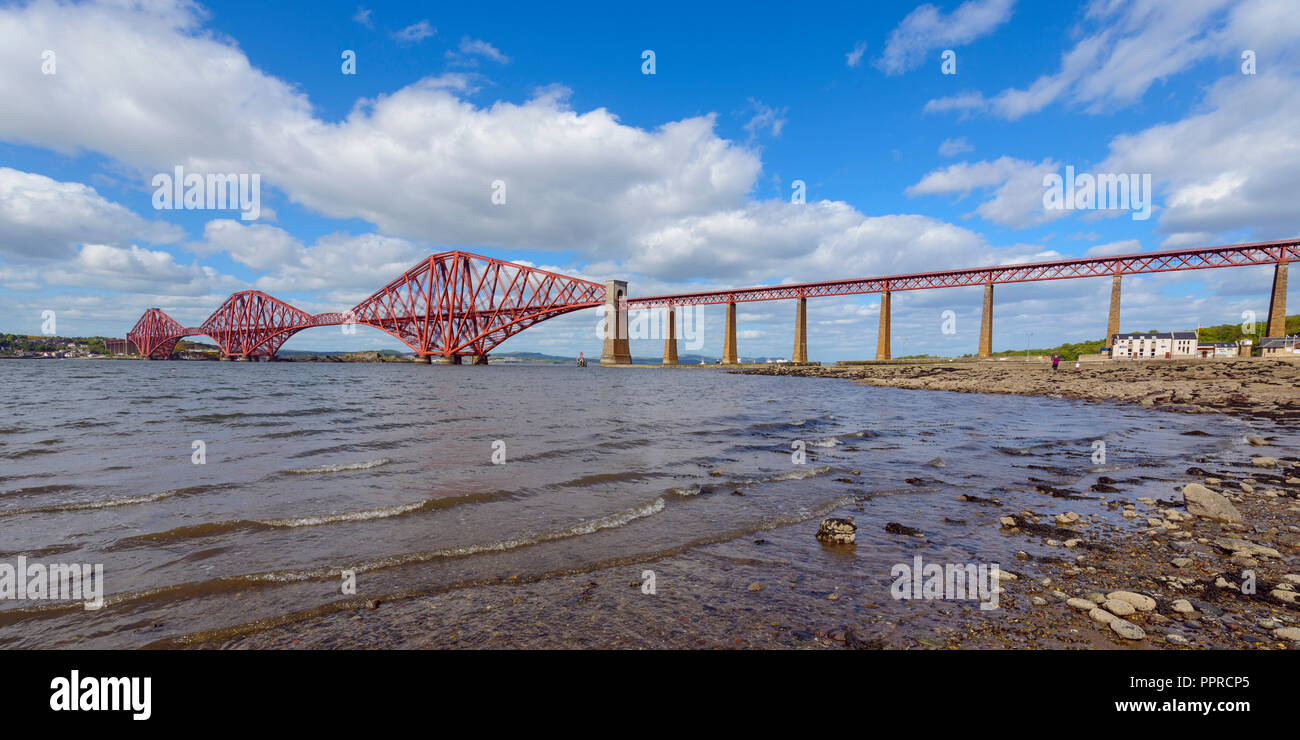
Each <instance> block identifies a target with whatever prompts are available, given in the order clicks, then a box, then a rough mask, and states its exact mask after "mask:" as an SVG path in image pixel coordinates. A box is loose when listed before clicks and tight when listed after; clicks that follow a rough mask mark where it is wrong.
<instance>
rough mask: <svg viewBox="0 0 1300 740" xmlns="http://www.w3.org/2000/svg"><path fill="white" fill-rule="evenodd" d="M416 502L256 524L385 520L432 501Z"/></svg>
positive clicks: (424, 505)
mask: <svg viewBox="0 0 1300 740" xmlns="http://www.w3.org/2000/svg"><path fill="white" fill-rule="evenodd" d="M437 500H438V499H430V500H427V501H416V502H415V503H413V504H402V505H400V506H387V507H384V508H380V509H367V510H365V511H345V512H343V513H341V514H318V515H316V516H299V517H287V518H285V519H262V520H258V524H265V525H266V526H268V527H315V526H317V525H320V524H335V523H337V522H364V521H368V520H370V519H387V518H388V517H390V516H401V515H402V514H406V513H409V512H412V511H419V510H421V509H427V508H429V505H430V503H431V502H433V501H437Z"/></svg>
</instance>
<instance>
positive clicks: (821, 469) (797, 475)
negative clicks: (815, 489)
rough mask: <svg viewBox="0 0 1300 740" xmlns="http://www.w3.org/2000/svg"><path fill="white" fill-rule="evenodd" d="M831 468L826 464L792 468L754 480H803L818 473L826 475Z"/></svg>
mask: <svg viewBox="0 0 1300 740" xmlns="http://www.w3.org/2000/svg"><path fill="white" fill-rule="evenodd" d="M831 470H832V469H831V468H829V467H827V466H825V465H819V466H817V467H815V468H804V469H802V470H791V471H788V472H785V473H777V474H776V475H774V476H772V477H770V478H760V479H759V480H758V481H752V482H758V483H762V482H765V481H778V480H803V479H805V478H813V477H816V476H818V475H826V474H827V473H829V472H831Z"/></svg>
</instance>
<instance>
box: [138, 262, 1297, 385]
mask: <svg viewBox="0 0 1300 740" xmlns="http://www.w3.org/2000/svg"><path fill="white" fill-rule="evenodd" d="M1296 259H1300V239H1294V240H1285V241H1273V242H1257V243H1253V244H1233V245H1226V246H1218V247H1204V248H1199V249H1175V250H1168V251H1163V252H1145V253H1139V254H1127V255H1115V256H1110V257H1090V258H1078V259H1064V260H1054V261H1048V262H1030V263H1022V264H1014V265H998V266H992V267H977V268H968V269H960V270H942V271H936V272H924V273H912V274H907V275H889V276H884V277H871V278H853V279H848V280H829V281H823V282H815V283H792V284H786V285H776V286H769V287H757V288H738V289H724V290H713V291H703V292H697V293H677V294H672V295H659V296H647V297H640V298H629V297H627V284H626V283H625V282H622V281H618V280H609V281H607V282H606V284H605V285H601V284H599V283H595V282H591V281H589V280H582V279H580V278H574V277H568V276H565V275H559V274H556V273H553V272H548V271H546V270H539V269H537V268H534V267H527V266H524V265H519V264H516V263H513V262H505V261H503V260H498V259H493V258H490V257H483V256H481V255H476V254H470V253H468V252H443V253H440V254H435V255H431V256H430V257H428V258H426V259H424V260H422V261H420V262H419V263H418V264H416V265H415V266H414V267H412V268H410V269H409V270H407V271H406V272H405V273H403V274H402V275H400V276H398V277H397V279H395V280H393V281H392V282H391V283H389V284H388V285H386V286H384V287H383V288H381V289H380V290H378V291H377V292H375V293H374V294H373V295H371V296H370V297H369V298H367V299H366V300H364V301H362V302H361V303H359V304H357V305H356V306H355V307H353V308H352V309H351V310H349V311H346V312H344V313H323V314H316V315H312V314H309V313H307V312H305V311H302V310H300V309H297V308H294V307H293V306H290V305H289V304H287V303H285V302H283V301H280V300H278V299H276V298H273V297H271V296H269V295H267V294H265V293H262V292H260V291H256V290H250V291H242V292H239V293H235V294H234V295H232V296H231V297H230V298H228V299H227V300H226V302H225V303H223V304H221V306H220V307H219V308H218V309H217V310H216V311H215V312H214V313H213V314H212V315H211V316H210V317H208V320H207V321H205V322H203V324H202V325H201V326H197V327H184V326H181V324H180V323H178V322H177V321H175V320H174V319H172V318H171V317H170V316H168V315H167V314H165V313H163V311H162V310H161V309H158V308H151V309H149V310H148V311H146V312H145V314H144V316H142V317H141V318H140V320H139V322H137V323H136V325H135V328H133V329H132V330H131V331H130V333H128V334H127V338H128V339H130V340H131V342H132V343H134V344H135V346H136V348H137V349H138V350H139V352H140V354H141V355H143V356H145V357H148V358H150V359H165V358H167V357H169V356H170V355H171V353H172V351H173V350H174V349H175V347H176V342H177V341H178V340H180V339H181V338H182V337H187V336H195V335H206V336H208V337H211V338H212V339H213V340H215V341H216V343H217V344H218V345H219V346H220V347H221V351H222V353H223V354H224V355H225V356H228V357H239V358H268V359H269V358H273V357H274V356H275V353H276V352H277V351H279V349H280V347H281V346H283V345H284V343H285V342H286V341H288V339H289V338H290V337H291V336H293V335H294V334H296V333H298V332H300V331H302V330H303V329H308V328H311V327H315V326H337V325H342V324H363V325H366V326H372V327H374V328H376V329H379V330H381V331H385V332H388V333H389V334H391V335H393V336H394V337H397V338H398V339H399V340H401V341H402V343H403V344H405V345H406V346H407V347H410V348H411V350H412V351H413V352H415V354H416V355H417V356H418V357H420V358H422V359H424V360H425V361H430V360H431V358H432V357H433V356H435V355H437V356H439V357H441V358H442V361H443V362H446V363H457V364H458V363H459V362H460V361H461V358H463V357H473V358H475V361H476V362H486V361H487V354H488V352H489V351H491V350H492V349H493V348H495V347H496V346H497V345H499V344H501V343H502V342H504V341H505V340H507V339H509V338H510V337H512V336H514V335H515V334H518V333H519V332H521V331H523V330H524V329H527V328H528V327H530V326H532V325H534V324H537V323H539V322H541V321H545V320H546V319H549V318H553V317H555V316H560V315H563V314H566V313H570V312H572V311H577V310H580V309H583V308H591V307H594V306H600V305H604V306H605V308H606V312H607V313H606V316H607V322H606V325H607V326H609V327H612V328H611V329H609V330H607V331H606V334H605V346H604V351H603V353H602V355H601V362H602V364H624V363H627V362H630V361H631V357H630V353H629V349H628V337H627V316H626V312H627V311H629V310H639V309H653V308H666V309H667V310H668V312H669V320H668V322H667V326H668V332H669V333H668V337H667V340H666V341H665V343H664V363H665V364H676V362H677V346H676V345H677V342H676V339H675V336H674V333H673V327H674V321H673V319H672V311H673V309H674V308H675V307H676V306H692V305H705V304H726V305H727V314H726V328H725V334H724V341H723V362H724V363H735V362H737V361H738V358H737V351H736V306H735V304H736V303H738V302H745V301H769V300H781V299H795V300H796V301H797V304H796V313H795V346H794V354H793V360H794V361H795V362H806V361H807V327H806V315H807V313H806V301H807V299H808V298H810V297H820V296H842V295H861V294H867V293H880V294H881V298H880V301H881V311H880V333H879V339H878V341H877V349H876V357H877V359H889V356H890V354H889V353H890V350H889V335H890V294H891V293H892V292H894V291H902V290H922V289H927V288H950V287H961V286H975V285H982V286H984V311H983V318H982V320H981V324H980V344H979V354H980V356H982V357H986V356H988V355H990V354H991V353H992V334H993V286H994V285H995V284H999V283H1018V282H1031V281H1041V280H1064V279H1071V278H1087V277H1110V278H1111V279H1112V283H1111V300H1110V316H1109V321H1108V332H1107V335H1106V336H1107V344H1108V345H1109V344H1110V338H1111V337H1112V336H1114V335H1115V334H1116V333H1117V332H1118V330H1119V305H1120V280H1121V276H1123V275H1140V274H1148V273H1158V272H1174V271H1179V270H1201V269H1211V268H1220V267H1240V266H1247V265H1273V266H1274V274H1273V286H1272V288H1273V290H1272V296H1271V300H1270V302H1269V315H1268V322H1267V327H1268V328H1267V336H1270V337H1277V336H1282V335H1283V334H1284V332H1285V325H1286V291H1287V264H1288V263H1289V262H1291V261H1293V260H1296Z"/></svg>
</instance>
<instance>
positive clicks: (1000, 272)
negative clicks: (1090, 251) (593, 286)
mask: <svg viewBox="0 0 1300 740" xmlns="http://www.w3.org/2000/svg"><path fill="white" fill-rule="evenodd" d="M1296 259H1300V239H1292V240H1284V241H1271V242H1256V243H1252V244H1232V245H1226V246H1218V247H1204V248H1200V249H1172V250H1168V251H1163V252H1144V253H1140V254H1124V255H1115V256H1110V257H1087V258H1070V259H1062V260H1052V261H1048V262H1028V263H1022V264H1015V265H996V266H991V267H975V268H968V269H962V270H939V271H935V272H918V273H911V274H906V275H889V276H885V277H871V278H852V279H848V280H827V281H823V282H816V283H793V284H787V285H773V286H767V287H757V288H737V289H730V290H709V291H701V292H698V293H677V294H673V295H659V296H646V297H640V298H629V299H627V300H626V301H625V308H626V310H637V309H646V308H666V309H667V310H668V314H669V315H668V326H669V327H670V332H671V331H673V327H674V326H675V323H674V316H673V309H674V308H675V307H676V306H699V305H707V304H726V307H727V308H726V322H725V328H724V334H723V343H722V346H723V352H722V362H723V363H724V364H735V363H737V362H739V358H738V355H737V347H736V304H737V303H741V302H746V301H775V300H786V299H793V300H795V301H796V303H795V328H794V351H793V353H792V355H791V360H792V361H794V362H807V361H808V328H807V301H808V299H809V298H816V297H821V296H842V295H861V294H865V293H879V294H880V327H879V333H878V335H877V341H876V359H877V360H888V359H890V348H889V340H890V319H891V309H890V296H891V294H892V293H894V292H895V291H904V290H926V289H929V288H954V287H963V286H974V285H982V286H984V308H983V313H982V316H981V318H980V339H979V356H980V357H989V356H991V355H992V354H993V286H994V285H998V284H1004V283H1024V282H1036V281H1041V280H1071V279H1077V278H1088V277H1110V279H1111V292H1110V315H1109V317H1108V320H1107V322H1106V346H1107V347H1109V346H1110V345H1111V342H1112V337H1113V336H1114V335H1115V334H1117V333H1119V307H1120V283H1121V279H1122V277H1123V276H1124V275H1143V274H1149V273H1157V272H1176V271H1180V270H1204V269H1212V268H1221V267H1240V266H1246V265H1273V266H1274V271H1273V290H1272V295H1271V297H1270V300H1269V309H1268V329H1267V334H1266V335H1267V336H1269V337H1280V336H1283V335H1284V334H1285V332H1286V290H1287V264H1288V262H1290V261H1293V260H1296ZM614 284H615V281H610V283H608V285H614ZM619 285H621V286H623V287H624V288H626V284H625V283H619ZM607 295H608V294H607ZM616 325H617V326H619V327H620V328H621V327H623V326H624V325H625V320H624V321H623V322H619V323H618V324H616ZM618 342H619V340H618V338H610V337H608V336H607V337H606V340H605V352H604V353H603V354H602V356H601V363H602V364H617V363H618V362H619V361H621V357H622V356H624V355H626V354H627V352H626V339H624V340H622V343H621V345H620V344H619V343H618ZM676 362H677V346H676V338H675V337H674V336H673V335H672V334H671V333H670V335H669V337H668V338H667V339H666V341H665V348H664V363H665V364H675V363H676Z"/></svg>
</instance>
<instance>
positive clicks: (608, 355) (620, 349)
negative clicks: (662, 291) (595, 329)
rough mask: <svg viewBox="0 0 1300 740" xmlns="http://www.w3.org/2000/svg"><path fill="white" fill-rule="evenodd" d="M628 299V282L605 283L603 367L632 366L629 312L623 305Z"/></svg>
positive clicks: (610, 281)
mask: <svg viewBox="0 0 1300 740" xmlns="http://www.w3.org/2000/svg"><path fill="white" fill-rule="evenodd" d="M626 298H627V281H626V280H606V281H605V345H604V347H602V348H601V351H600V364H602V365H631V364H632V350H631V348H630V347H628V343H627V339H628V336H627V312H626V311H624V310H623V305H622V301H623V300H624V299H626Z"/></svg>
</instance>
